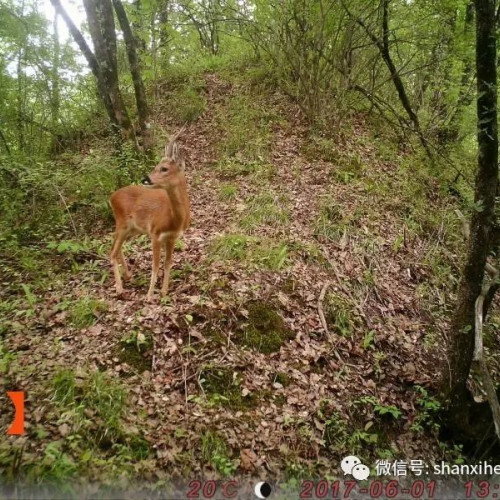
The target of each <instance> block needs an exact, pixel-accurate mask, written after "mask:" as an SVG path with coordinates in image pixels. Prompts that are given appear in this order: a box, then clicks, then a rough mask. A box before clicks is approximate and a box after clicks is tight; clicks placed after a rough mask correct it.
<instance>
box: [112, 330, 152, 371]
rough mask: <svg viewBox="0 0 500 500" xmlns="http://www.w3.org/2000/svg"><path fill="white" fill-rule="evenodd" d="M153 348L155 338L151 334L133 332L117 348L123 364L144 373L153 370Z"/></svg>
mask: <svg viewBox="0 0 500 500" xmlns="http://www.w3.org/2000/svg"><path fill="white" fill-rule="evenodd" d="M152 347H153V337H152V335H151V333H150V332H147V331H146V332H143V331H137V330H133V331H132V332H130V333H128V334H126V335H125V336H124V337H123V338H122V339H121V340H120V342H119V344H118V346H117V347H116V355H117V356H118V358H119V360H120V362H121V363H127V365H129V366H130V367H132V368H134V369H135V370H137V371H138V372H139V373H142V372H144V371H146V370H150V369H151V355H150V351H151V348H152Z"/></svg>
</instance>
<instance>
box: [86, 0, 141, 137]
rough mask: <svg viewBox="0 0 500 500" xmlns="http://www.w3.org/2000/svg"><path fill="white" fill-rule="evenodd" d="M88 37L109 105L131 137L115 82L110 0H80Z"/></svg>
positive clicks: (114, 47)
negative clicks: (92, 46)
mask: <svg viewBox="0 0 500 500" xmlns="http://www.w3.org/2000/svg"><path fill="white" fill-rule="evenodd" d="M83 5H84V7H85V12H86V13H87V20H88V23H89V31H90V36H91V37H92V42H93V44H94V50H95V56H96V59H97V61H98V63H99V67H100V68H101V74H102V76H103V78H104V82H105V85H106V90H107V92H108V95H109V98H110V100H111V102H112V104H113V112H114V113H115V117H116V121H117V122H118V123H119V124H120V127H121V129H122V131H123V132H124V134H125V137H126V138H127V139H130V138H132V139H133V138H134V132H133V128H132V122H131V121H130V118H129V116H128V112H127V109H126V108H125V105H124V103H123V99H122V95H121V92H120V87H119V85H118V64H117V59H116V32H115V20H114V16H113V7H112V5H111V0H99V1H97V0H84V1H83Z"/></svg>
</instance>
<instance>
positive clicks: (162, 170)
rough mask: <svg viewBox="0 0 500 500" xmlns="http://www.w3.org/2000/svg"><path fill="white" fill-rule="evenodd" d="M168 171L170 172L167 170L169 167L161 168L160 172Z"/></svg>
mask: <svg viewBox="0 0 500 500" xmlns="http://www.w3.org/2000/svg"><path fill="white" fill-rule="evenodd" d="M167 170H168V168H167V167H161V168H160V172H166V171H167Z"/></svg>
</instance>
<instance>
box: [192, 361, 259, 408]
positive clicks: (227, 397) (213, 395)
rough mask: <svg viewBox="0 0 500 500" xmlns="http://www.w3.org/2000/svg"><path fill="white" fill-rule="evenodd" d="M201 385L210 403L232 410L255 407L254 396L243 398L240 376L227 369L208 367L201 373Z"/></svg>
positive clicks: (249, 395)
mask: <svg viewBox="0 0 500 500" xmlns="http://www.w3.org/2000/svg"><path fill="white" fill-rule="evenodd" d="M200 378H201V383H202V386H203V390H204V391H205V392H206V394H207V396H208V398H209V400H210V403H212V404H220V405H221V406H224V407H226V408H230V409H232V410H243V409H247V408H251V407H253V406H255V404H256V402H257V398H256V396H255V395H254V394H248V395H246V396H243V394H242V389H241V377H240V375H239V374H238V373H237V372H235V371H234V370H232V369H231V368H229V367H225V366H214V365H208V366H206V367H205V368H203V370H202V372H201V377H200Z"/></svg>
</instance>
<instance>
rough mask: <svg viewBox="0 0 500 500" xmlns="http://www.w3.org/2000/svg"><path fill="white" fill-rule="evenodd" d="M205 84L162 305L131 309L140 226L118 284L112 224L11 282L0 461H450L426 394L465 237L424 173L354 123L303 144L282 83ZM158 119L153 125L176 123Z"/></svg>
mask: <svg viewBox="0 0 500 500" xmlns="http://www.w3.org/2000/svg"><path fill="white" fill-rule="evenodd" d="M203 78H204V81H203V82H202V83H201V84H200V90H199V92H200V95H201V96H202V98H203V99H204V101H205V110H204V112H203V114H202V115H201V116H200V117H199V118H198V119H197V120H196V121H194V122H192V123H190V124H189V125H188V127H187V130H186V132H185V133H184V135H183V136H182V137H181V138H180V139H179V142H180V144H181V146H182V150H183V152H184V153H185V154H186V156H187V167H186V169H187V176H188V181H189V186H190V196H191V202H192V226H191V227H190V229H189V230H187V231H186V233H185V235H184V237H183V240H182V243H181V244H179V245H178V248H177V249H176V252H175V255H174V265H173V271H172V273H173V274H172V281H171V285H170V291H169V295H168V297H167V298H166V299H164V300H162V301H161V300H160V298H159V297H157V302H155V303H152V304H149V303H147V302H146V300H145V298H146V292H147V286H148V283H149V277H150V267H151V248H150V244H149V241H148V240H147V239H146V238H145V237H143V238H139V239H136V240H134V241H131V242H128V243H127V244H126V245H125V256H126V258H127V260H128V261H129V263H130V266H131V268H132V271H133V278H132V280H131V281H130V282H125V288H126V291H125V294H124V296H123V297H117V296H116V293H115V290H114V284H113V278H112V272H111V267H110V264H109V262H108V260H107V253H108V251H109V247H110V244H111V238H112V230H113V227H112V224H111V223H109V225H108V227H106V228H105V232H99V234H97V235H95V237H96V238H98V239H100V241H101V242H102V244H103V245H102V248H104V251H103V252H101V253H99V252H94V253H92V252H88V253H85V252H82V253H81V254H80V255H79V256H76V257H74V258H73V260H71V262H70V263H69V264H68V266H69V269H68V270H67V272H66V273H64V274H61V276H60V279H59V280H58V281H55V282H54V284H53V286H52V287H51V288H52V289H47V290H46V291H45V292H44V294H43V296H42V297H38V298H37V297H32V298H31V300H30V297H29V293H30V292H27V293H26V295H27V301H28V306H26V307H27V308H28V307H29V311H30V312H29V314H28V313H26V314H24V315H17V316H15V317H14V316H13V315H11V316H10V317H9V323H8V324H9V331H8V332H7V333H5V337H4V344H3V345H4V350H5V353H11V354H10V357H9V356H5V357H4V361H3V363H4V365H3V369H2V373H3V374H4V376H5V380H6V383H7V384H8V386H9V387H16V388H17V389H19V390H25V391H26V398H27V406H26V431H27V432H26V434H25V435H24V436H20V437H9V439H8V441H4V442H3V443H2V444H0V467H1V464H2V463H3V465H5V464H6V463H7V462H9V461H10V463H11V464H12V463H13V462H12V460H13V456H14V454H15V453H17V455H16V456H17V457H18V460H17V464H16V465H15V466H14V465H12V467H11V474H13V475H15V474H20V475H23V474H24V475H27V476H28V477H40V476H42V477H43V476H45V477H48V478H56V479H57V478H58V477H63V476H64V475H71V474H79V475H81V476H83V477H85V478H87V479H101V480H106V479H109V478H111V477H117V476H120V475H123V474H125V475H128V476H129V477H136V476H140V477H143V478H145V479H147V480H151V481H158V480H162V479H167V478H170V477H193V476H197V475H200V474H203V475H206V476H210V475H215V476H224V475H226V476H227V475H233V474H247V475H252V476H260V477H272V478H274V479H277V480H289V479H290V478H295V479H300V478H304V477H311V476H313V475H314V476H325V475H333V476H335V475H338V474H340V469H339V463H340V460H341V459H342V457H343V456H345V455H347V454H355V455H358V456H359V457H360V458H361V459H362V460H363V462H364V463H366V464H368V465H370V466H371V467H373V466H374V465H375V460H377V459H386V460H396V459H407V460H409V459H422V460H424V461H426V462H427V463H431V462H433V461H436V460H441V459H445V460H448V461H453V460H455V459H459V458H460V450H459V449H458V448H452V447H449V446H447V445H446V446H445V445H443V444H442V443H440V441H439V438H438V436H437V431H436V427H435V414H437V412H438V404H437V403H436V401H435V400H434V399H433V397H432V396H433V394H434V393H435V389H436V383H437V380H438V373H439V371H440V368H441V365H440V363H441V362H442V360H443V359H444V352H443V347H442V346H443V345H444V344H445V342H444V341H443V338H444V336H445V335H446V319H447V313H448V307H449V304H450V303H451V299H452V298H450V296H449V292H448V291H447V290H449V289H450V288H451V287H450V283H453V279H454V278H453V277H450V276H457V275H458V273H457V272H456V269H457V268H456V266H457V265H458V263H457V258H456V255H455V254H454V251H453V250H452V248H456V247H457V245H459V244H460V243H457V242H458V241H459V239H460V235H459V234H458V229H457V223H456V222H454V221H453V220H454V218H453V212H452V208H453V207H452V206H450V205H449V202H446V201H445V199H444V197H442V196H441V195H440V191H439V186H438V185H437V184H436V183H434V182H433V181H431V180H429V179H430V177H425V176H423V175H421V176H419V174H418V172H417V170H416V169H414V168H413V165H412V161H413V160H412V158H413V157H412V156H411V155H410V154H409V153H408V152H406V153H405V152H401V151H398V148H397V145H393V147H391V139H390V138H389V139H387V138H386V139H383V138H381V137H378V136H377V135H376V134H374V133H373V130H372V127H371V126H370V124H369V123H368V121H367V120H366V119H365V118H364V117H363V116H362V115H354V116H352V117H350V118H348V119H346V120H345V123H344V124H343V125H342V126H341V127H339V128H338V130H336V131H335V132H332V134H331V135H330V136H329V137H321V136H318V137H314V136H311V135H310V134H309V131H308V127H307V126H306V124H305V120H304V118H303V116H302V114H301V113H300V110H299V109H298V108H297V107H296V106H295V105H293V104H291V103H290V101H289V100H288V99H287V98H285V97H283V96H282V95H281V94H279V93H276V92H272V93H267V94H264V93H262V92H261V93H260V95H261V97H260V98H259V99H255V98H254V94H253V92H254V90H253V89H252V87H251V85H249V84H247V83H245V82H244V81H243V80H240V81H238V80H237V79H235V80H233V81H231V80H228V79H224V78H223V77H221V76H218V75H216V74H213V73H211V74H205V75H204V77H203ZM169 117H170V114H169V109H168V105H167V104H165V106H164V107H162V108H161V109H160V108H159V109H158V115H157V116H156V121H157V126H158V127H160V128H162V129H163V130H169V131H172V130H175V129H176V128H178V127H179V125H180V122H179V121H177V122H176V123H174V120H172V119H171V118H169ZM419 200H420V201H419ZM450 242H451V243H450ZM71 268H72V269H73V270H71ZM320 311H321V312H322V313H323V314H324V316H325V321H326V325H327V330H328V331H325V328H324V325H323V324H322V321H321V318H320ZM0 404H2V406H4V407H5V405H7V400H6V398H4V397H3V395H2V396H1V400H0ZM11 416H12V414H11V412H10V411H7V412H2V414H1V416H0V427H1V428H3V427H4V426H7V424H8V422H9V419H10V418H11ZM21 448H22V449H23V451H22V453H20V452H19V451H17V452H16V451H15V450H19V449H21ZM2 457H3V459H2ZM2 460H3V462H2Z"/></svg>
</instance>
